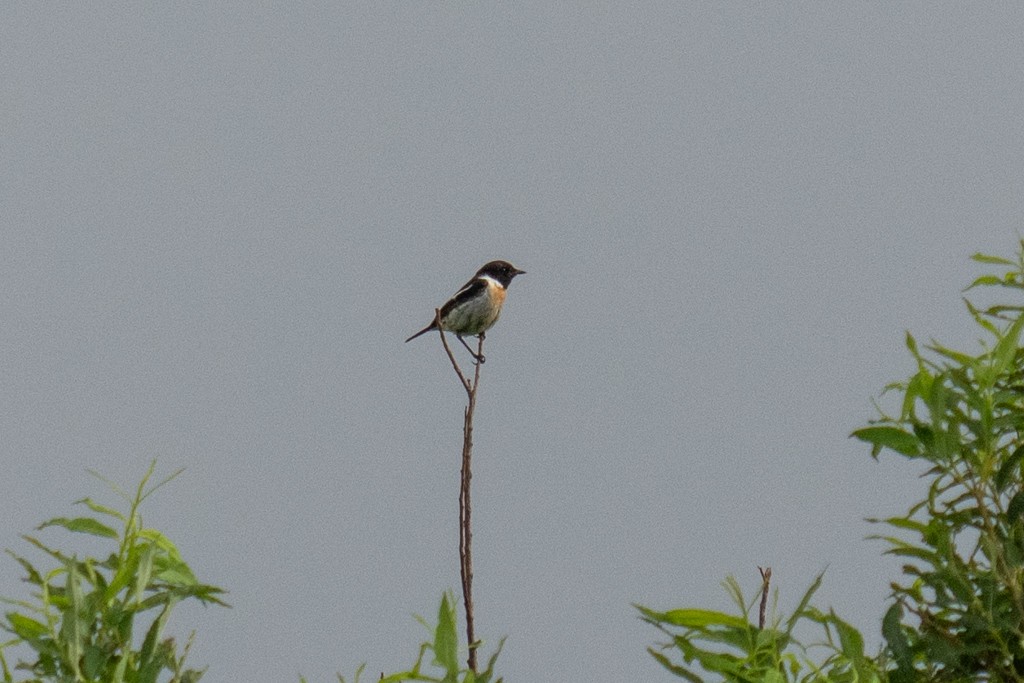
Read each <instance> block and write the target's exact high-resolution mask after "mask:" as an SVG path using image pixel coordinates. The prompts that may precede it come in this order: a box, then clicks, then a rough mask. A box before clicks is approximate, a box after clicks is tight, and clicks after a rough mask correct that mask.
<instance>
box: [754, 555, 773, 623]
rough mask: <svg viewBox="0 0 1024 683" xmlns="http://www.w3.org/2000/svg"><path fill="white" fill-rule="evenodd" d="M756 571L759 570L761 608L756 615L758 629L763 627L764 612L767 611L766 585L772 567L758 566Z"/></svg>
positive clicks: (768, 584)
mask: <svg viewBox="0 0 1024 683" xmlns="http://www.w3.org/2000/svg"><path fill="white" fill-rule="evenodd" d="M757 571H759V572H761V609H760V611H759V612H758V616H757V627H758V628H759V629H763V628H764V619H765V612H767V611H768V587H769V586H770V585H771V582H772V568H771V567H765V568H763V569H762V568H761V567H758V568H757Z"/></svg>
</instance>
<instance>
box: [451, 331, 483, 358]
mask: <svg viewBox="0 0 1024 683" xmlns="http://www.w3.org/2000/svg"><path fill="white" fill-rule="evenodd" d="M455 336H456V337H458V338H459V341H460V342H462V345H463V346H465V347H466V350H467V351H469V355H471V356H473V358H474V359H475V360H476V362H477V363H483V362H484V361H485V360H487V359H486V358H484V355H483V354H482V353H477V352H476V351H474V350H473V349H471V348H469V344H467V343H466V340H465V339H463V338H462V335H461V334H457V335H455ZM477 336H479V337H483V336H484V333H483V332H481V333H480V334H479V335H477Z"/></svg>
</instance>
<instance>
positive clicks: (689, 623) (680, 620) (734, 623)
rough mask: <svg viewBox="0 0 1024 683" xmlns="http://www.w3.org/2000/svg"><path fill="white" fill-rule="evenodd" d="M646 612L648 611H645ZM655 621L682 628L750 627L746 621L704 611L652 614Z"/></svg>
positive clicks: (674, 611)
mask: <svg viewBox="0 0 1024 683" xmlns="http://www.w3.org/2000/svg"><path fill="white" fill-rule="evenodd" d="M645 611H646V610H645ZM650 614H651V615H656V616H655V617H654V619H655V620H656V621H658V622H660V623H663V624H670V625H672V626H679V627H682V628H700V629H703V628H707V627H708V626H726V627H729V628H742V629H746V628H748V627H749V626H750V624H748V623H747V621H746V619H743V618H741V617H737V616H733V615H731V614H725V613H724V612H715V611H712V610H704V609H673V610H669V611H668V612H650Z"/></svg>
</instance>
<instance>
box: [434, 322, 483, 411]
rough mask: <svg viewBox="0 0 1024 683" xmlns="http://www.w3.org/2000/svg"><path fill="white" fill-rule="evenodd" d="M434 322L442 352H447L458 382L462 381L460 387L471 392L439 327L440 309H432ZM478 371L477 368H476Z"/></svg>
mask: <svg viewBox="0 0 1024 683" xmlns="http://www.w3.org/2000/svg"><path fill="white" fill-rule="evenodd" d="M434 324H435V325H437V333H438V334H439V335H441V344H443V345H444V352H445V353H447V354H448V360H450V361H451V362H452V368H454V369H455V374H456V375H458V376H459V382H461V383H462V388H463V389H465V390H466V393H467V394H470V393H472V391H473V387H472V386H471V385H470V383H469V380H467V379H466V376H465V375H463V374H462V368H460V367H459V364H458V362H457V361H456V360H455V354H453V353H452V349H451V347H450V346H448V338H447V337H445V336H444V330H443V329H442V328H441V309H440V308H435V309H434ZM477 373H479V368H478V369H477Z"/></svg>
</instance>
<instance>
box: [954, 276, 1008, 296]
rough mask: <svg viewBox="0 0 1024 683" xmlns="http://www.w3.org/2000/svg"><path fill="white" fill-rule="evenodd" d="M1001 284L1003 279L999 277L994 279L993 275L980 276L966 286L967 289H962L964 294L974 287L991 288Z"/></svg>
mask: <svg viewBox="0 0 1024 683" xmlns="http://www.w3.org/2000/svg"><path fill="white" fill-rule="evenodd" d="M1001 284H1003V279H1002V278H1000V277H996V276H995V275H982V276H981V277H979V278H976V279H975V280H974V282H972V283H971V284H969V285H967V287H965V288H964V291H965V292H966V291H967V290H969V289H974V288H975V287H991V286H993V285H996V286H998V285H1001Z"/></svg>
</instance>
